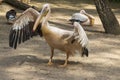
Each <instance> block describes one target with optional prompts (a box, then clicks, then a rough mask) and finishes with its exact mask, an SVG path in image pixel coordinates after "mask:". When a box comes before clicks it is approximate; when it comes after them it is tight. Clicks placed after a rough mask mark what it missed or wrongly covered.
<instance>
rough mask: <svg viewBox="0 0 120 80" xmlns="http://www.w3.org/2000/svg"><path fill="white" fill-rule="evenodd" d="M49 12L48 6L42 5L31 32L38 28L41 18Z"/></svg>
mask: <svg viewBox="0 0 120 80" xmlns="http://www.w3.org/2000/svg"><path fill="white" fill-rule="evenodd" d="M49 12H50V5H49V4H44V5H43V8H42V10H41V12H40V15H39V16H38V18H37V20H36V22H35V24H34V27H33V31H35V30H36V28H37V27H38V25H39V23H40V22H41V20H42V18H43V17H45V16H46V15H47V14H48V13H49Z"/></svg>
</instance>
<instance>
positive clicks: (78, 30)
mask: <svg viewBox="0 0 120 80" xmlns="http://www.w3.org/2000/svg"><path fill="white" fill-rule="evenodd" d="M74 29H75V31H74V34H75V33H77V34H78V36H77V37H78V40H77V41H78V43H80V44H81V45H82V47H86V46H87V44H88V37H87V35H86V33H85V31H84V29H83V27H82V26H81V25H80V24H79V23H78V22H75V23H74Z"/></svg>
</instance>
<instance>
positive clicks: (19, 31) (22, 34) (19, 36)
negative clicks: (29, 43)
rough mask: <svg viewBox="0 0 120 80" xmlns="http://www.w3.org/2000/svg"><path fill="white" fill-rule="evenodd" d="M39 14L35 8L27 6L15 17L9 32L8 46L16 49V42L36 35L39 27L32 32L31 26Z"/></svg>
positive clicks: (18, 42)
mask: <svg viewBox="0 0 120 80" xmlns="http://www.w3.org/2000/svg"><path fill="white" fill-rule="evenodd" d="M39 14H40V13H39V12H38V11H36V10H35V9H32V8H29V9H27V10H26V11H24V12H23V13H22V14H21V15H20V16H19V17H18V18H17V19H16V21H15V22H14V24H13V26H12V28H11V30H10V34H9V46H10V47H13V48H14V49H16V48H17V45H18V44H21V43H22V42H25V41H26V40H29V39H30V37H32V36H34V35H38V33H37V32H38V31H39V32H40V29H39V30H36V31H35V32H32V28H33V25H34V23H35V21H36V19H37V17H38V16H39Z"/></svg>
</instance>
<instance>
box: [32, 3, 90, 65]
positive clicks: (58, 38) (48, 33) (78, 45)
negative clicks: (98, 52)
mask: <svg viewBox="0 0 120 80" xmlns="http://www.w3.org/2000/svg"><path fill="white" fill-rule="evenodd" d="M50 13H51V8H50V5H49V4H45V5H44V6H43V8H42V11H41V14H40V15H39V17H38V18H37V20H36V22H35V24H34V27H33V31H35V30H36V29H37V27H38V25H39V23H40V22H41V20H42V24H41V30H42V34H43V36H44V38H45V40H46V42H47V43H48V45H49V46H50V48H51V56H50V59H49V62H48V64H49V65H51V64H52V57H53V55H54V49H58V50H61V51H64V52H65V53H66V60H65V63H64V64H63V65H62V66H66V65H67V63H68V58H69V55H70V54H74V53H75V52H76V51H79V52H80V53H81V55H82V56H84V55H86V56H88V49H87V45H88V38H87V35H86V33H85V31H84V29H83V28H82V26H81V25H80V24H79V23H78V22H74V25H73V26H74V30H73V31H69V30H64V29H60V28H57V27H54V26H50V25H49V23H48V19H49V17H50Z"/></svg>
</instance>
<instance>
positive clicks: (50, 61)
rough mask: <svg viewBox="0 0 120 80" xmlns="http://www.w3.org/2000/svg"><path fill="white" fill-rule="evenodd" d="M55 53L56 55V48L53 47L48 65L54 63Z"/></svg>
mask: <svg viewBox="0 0 120 80" xmlns="http://www.w3.org/2000/svg"><path fill="white" fill-rule="evenodd" d="M53 55H54V48H51V56H50V59H49V61H48V65H52V64H53V63H52V58H53Z"/></svg>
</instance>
